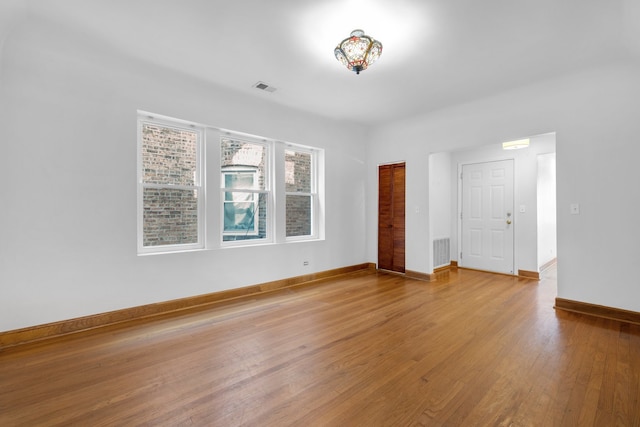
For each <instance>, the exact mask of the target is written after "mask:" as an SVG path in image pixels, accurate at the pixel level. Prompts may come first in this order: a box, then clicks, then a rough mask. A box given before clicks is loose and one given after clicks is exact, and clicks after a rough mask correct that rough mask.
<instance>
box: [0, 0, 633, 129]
mask: <svg viewBox="0 0 640 427" xmlns="http://www.w3.org/2000/svg"><path fill="white" fill-rule="evenodd" d="M2 2H4V6H0V12H5V13H4V16H5V18H4V19H2V20H0V26H1V27H3V29H2V30H0V37H1V36H4V35H6V34H3V32H4V33H7V32H8V30H7V28H9V27H10V25H8V24H9V23H8V22H7V21H8V19H7V18H6V16H7V12H9V11H15V10H18V9H20V10H22V11H28V13H29V14H32V15H34V16H37V17H39V18H41V19H47V20H51V21H52V22H54V23H56V24H59V25H63V26H65V27H67V28H71V29H73V31H77V32H78V34H79V35H81V36H82V37H86V38H88V39H94V40H95V42H96V43H103V44H106V45H107V46H109V47H111V48H115V49H118V50H120V51H122V52H123V53H124V54H126V55H130V56H132V57H135V58H138V59H140V60H143V61H148V62H151V63H154V64H156V65H158V66H161V67H167V68H170V69H174V70H177V71H179V72H183V73H185V74H187V75H189V76H190V77H192V78H197V79H202V80H205V81H208V82H211V83H213V84H216V85H223V86H225V87H228V88H230V89H233V90H236V91H240V92H244V93H247V94H251V95H253V96H257V97H262V98H266V99H269V100H272V101H273V102H276V103H280V104H284V105H288V106H291V107H294V108H298V109H301V110H306V111H309V112H313V113H317V114H321V115H324V116H329V117H333V118H337V119H340V120H348V121H354V122H358V123H363V124H366V125H372V124H375V123H376V122H380V121H386V120H397V119H399V118H401V117H403V116H407V115H411V114H416V113H417V112H423V111H430V110H434V109H438V108H442V107H445V106H448V105H452V104H457V103H462V102H467V101H471V100H473V99H477V98H480V97H484V96H487V95H490V94H494V93H498V92H501V91H505V90H510V89H513V88H516V87H518V86H522V85H526V84H529V83H532V82H535V81H538V80H542V79H546V78H550V77H553V76H556V75H559V74H565V73H571V72H574V71H576V70H578V69H580V68H585V67H591V66H597V65H599V64H602V63H607V62H611V61H615V60H619V59H622V58H625V57H629V55H632V54H633V55H637V53H638V52H640V46H639V43H640V42H639V40H640V30H639V29H638V27H639V26H640V24H639V22H640V1H637V0H484V1H479V0H327V1H322V0H225V1H222V0H56V1H51V0H0V3H2ZM3 8H4V10H3ZM0 15H2V13H0ZM355 28H362V29H363V30H365V32H366V33H367V34H369V35H371V36H373V37H375V38H377V39H378V40H380V41H381V42H382V44H383V46H384V49H383V53H382V57H381V58H380V59H379V61H378V62H376V63H375V64H374V65H372V66H371V67H370V68H369V69H368V70H366V71H364V72H362V73H361V74H360V75H356V74H355V73H352V72H349V71H348V70H347V69H345V68H343V67H342V66H341V65H340V63H339V62H338V61H336V59H335V58H334V56H333V49H334V48H335V46H336V44H337V43H338V42H339V41H340V40H342V39H343V38H345V37H347V36H348V35H349V33H350V32H351V31H352V30H353V29H355ZM0 41H1V40H0ZM257 81H263V82H266V83H268V84H269V85H272V86H274V87H276V88H277V91H276V92H274V93H266V92H262V91H258V90H257V89H254V88H253V87H252V85H253V84H254V83H256V82H257Z"/></svg>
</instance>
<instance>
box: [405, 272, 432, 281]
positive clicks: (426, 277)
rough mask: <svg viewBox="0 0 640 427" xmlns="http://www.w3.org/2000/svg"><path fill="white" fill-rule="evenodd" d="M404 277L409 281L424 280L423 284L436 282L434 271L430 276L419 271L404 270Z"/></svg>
mask: <svg viewBox="0 0 640 427" xmlns="http://www.w3.org/2000/svg"><path fill="white" fill-rule="evenodd" d="M404 275H405V277H409V278H411V279H417V280H424V281H425V282H434V281H435V280H436V275H435V271H434V272H433V273H431V274H429V273H421V272H419V271H412V270H405V272H404Z"/></svg>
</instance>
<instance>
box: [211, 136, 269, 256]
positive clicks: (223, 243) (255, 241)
mask: <svg viewBox="0 0 640 427" xmlns="http://www.w3.org/2000/svg"><path fill="white" fill-rule="evenodd" d="M225 139H226V140H231V141H236V142H241V143H247V144H253V145H260V146H262V147H264V177H263V179H264V183H263V188H255V189H243V188H239V189H236V190H234V191H235V192H238V193H253V194H254V195H255V196H254V197H255V200H256V201H255V203H256V205H258V204H259V198H260V195H261V194H264V195H265V198H266V203H265V206H264V209H265V210H266V213H265V215H266V219H265V236H264V238H252V239H239V240H224V239H225V237H229V236H238V235H240V233H227V232H225V225H224V220H225V218H224V213H225V212H224V204H225V193H227V192H229V188H226V187H225V182H224V179H223V176H224V174H225V169H226V168H236V167H237V168H240V169H241V168H242V167H243V166H248V165H229V166H223V165H222V155H223V153H222V141H223V140H225ZM274 144H275V143H274V141H271V140H267V139H262V138H258V137H254V136H251V135H246V134H243V133H240V132H231V131H224V133H222V134H220V136H219V138H218V143H217V145H218V162H219V163H218V171H217V173H218V176H219V177H220V185H219V187H220V195H219V197H218V200H220V206H218V208H217V209H216V210H217V212H218V213H219V214H220V218H219V221H218V224H219V226H218V227H219V236H220V237H219V240H218V245H219V247H220V248H225V247H238V246H256V245H264V244H271V243H274V235H275V233H274V229H275V226H274V224H275V218H276V217H277V215H278V213H277V212H276V211H275V209H274V208H275V206H276V203H275V201H274V200H275V190H274V188H273V183H274V182H275V177H274V167H273V158H274V155H273V153H274V152H275V146H274ZM257 213H258V212H257ZM258 215H259V213H258ZM254 224H255V227H257V228H258V232H257V233H256V234H254V236H255V235H259V227H260V225H259V223H254ZM248 235H251V234H248Z"/></svg>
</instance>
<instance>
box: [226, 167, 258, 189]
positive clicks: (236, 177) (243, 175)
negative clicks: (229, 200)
mask: <svg viewBox="0 0 640 427" xmlns="http://www.w3.org/2000/svg"><path fill="white" fill-rule="evenodd" d="M223 174H224V188H233V189H254V188H255V187H254V186H255V181H256V179H255V176H256V171H255V170H253V171H226V170H225V171H223Z"/></svg>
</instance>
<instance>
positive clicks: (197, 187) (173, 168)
mask: <svg viewBox="0 0 640 427" xmlns="http://www.w3.org/2000/svg"><path fill="white" fill-rule="evenodd" d="M138 145H139V161H138V252H140V253H148V252H166V251H176V250H186V249H197V248H202V247H204V242H203V237H202V234H203V233H202V230H203V226H202V222H203V221H202V218H203V212H202V210H203V208H204V203H203V196H204V194H203V189H202V183H201V169H202V168H201V161H202V160H201V158H202V156H201V147H202V130H201V129H198V128H195V127H190V126H188V125H186V124H182V123H179V122H177V121H176V122H171V121H166V120H157V119H153V118H150V117H144V118H142V117H140V118H139V120H138Z"/></svg>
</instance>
